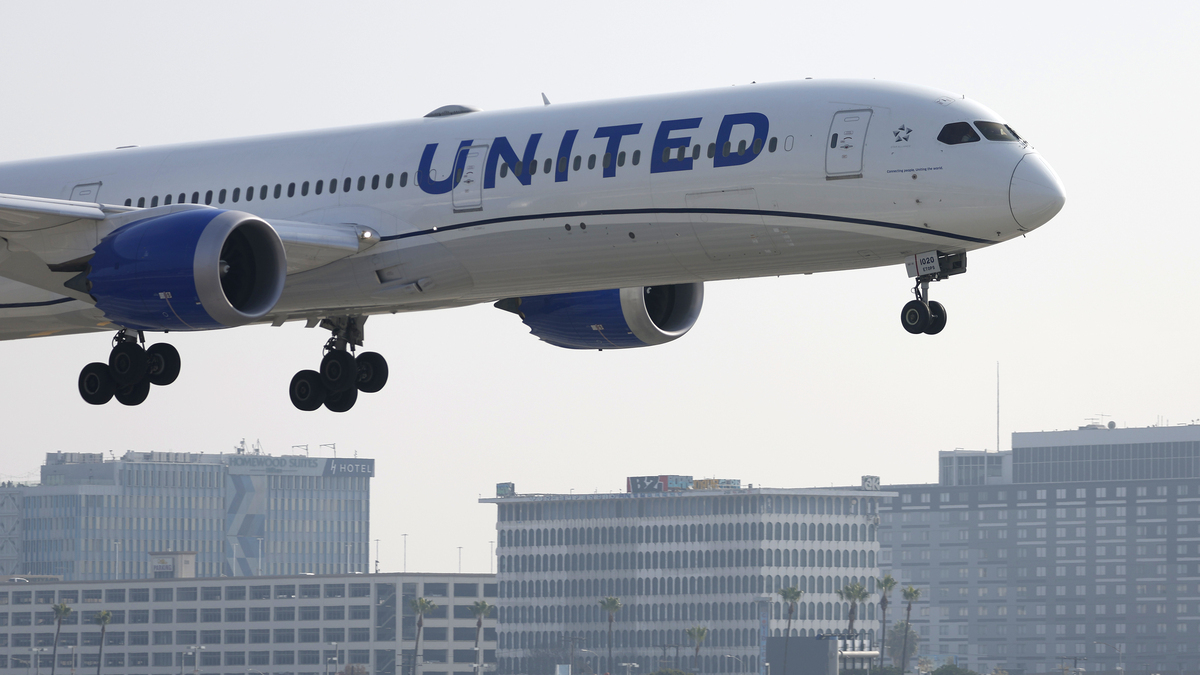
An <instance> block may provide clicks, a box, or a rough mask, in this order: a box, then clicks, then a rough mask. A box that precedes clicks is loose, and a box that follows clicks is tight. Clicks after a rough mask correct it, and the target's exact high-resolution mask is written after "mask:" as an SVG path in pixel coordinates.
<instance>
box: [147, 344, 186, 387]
mask: <svg viewBox="0 0 1200 675" xmlns="http://www.w3.org/2000/svg"><path fill="white" fill-rule="evenodd" d="M146 360H147V372H146V379H147V380H150V384H154V385H157V386H160V387H165V386H167V385H168V384H171V383H172V382H174V381H175V378H177V377H179V365H180V363H179V350H177V349H175V348H174V347H172V346H171V345H169V344H167V343H165V342H159V343H158V344H155V345H150V348H149V349H147V350H146Z"/></svg>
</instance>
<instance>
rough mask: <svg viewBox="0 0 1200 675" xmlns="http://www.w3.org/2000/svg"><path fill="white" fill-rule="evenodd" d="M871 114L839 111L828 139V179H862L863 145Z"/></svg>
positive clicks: (826, 147) (826, 172)
mask: <svg viewBox="0 0 1200 675" xmlns="http://www.w3.org/2000/svg"><path fill="white" fill-rule="evenodd" d="M870 122H871V110H870V109H869V108H868V109H865V110H840V111H838V113H837V114H836V115H834V116H833V124H830V125H829V136H828V138H826V139H825V141H826V142H825V179H826V180H837V179H840V178H862V166H863V144H864V143H865V142H866V139H867V125H868V124H869V123H870Z"/></svg>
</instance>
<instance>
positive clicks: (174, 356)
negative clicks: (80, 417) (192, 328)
mask: <svg viewBox="0 0 1200 675" xmlns="http://www.w3.org/2000/svg"><path fill="white" fill-rule="evenodd" d="M145 343H146V339H145V337H143V336H142V332H141V331H137V332H136V333H130V332H129V331H128V330H124V329H122V330H121V331H119V332H118V333H117V334H116V336H115V337H114V338H113V348H112V351H111V352H109V354H108V363H99V362H97V363H89V364H87V365H86V366H84V367H83V371H81V372H80V373H79V395H80V396H82V397H83V400H84V401H86V402H88V403H90V404H92V405H104V404H105V403H108V402H109V401H111V400H112V399H113V398H114V397H116V399H117V402H118V403H121V404H122V405H140V404H141V403H142V402H143V401H145V400H146V397H147V396H149V395H150V385H152V384H153V385H158V386H160V387H165V386H167V385H168V384H171V383H172V382H174V381H175V378H177V377H179V352H178V351H177V350H176V349H175V348H174V347H172V346H171V345H169V344H167V343H165V342H160V343H158V344H154V345H150V347H148V348H147V347H144V346H143V345H145Z"/></svg>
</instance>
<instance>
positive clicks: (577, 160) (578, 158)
mask: <svg viewBox="0 0 1200 675" xmlns="http://www.w3.org/2000/svg"><path fill="white" fill-rule="evenodd" d="M582 163H583V157H582V156H581V155H575V165H574V167H573V168H574V169H575V170H576V171H578V170H579V165H580V164H582Z"/></svg>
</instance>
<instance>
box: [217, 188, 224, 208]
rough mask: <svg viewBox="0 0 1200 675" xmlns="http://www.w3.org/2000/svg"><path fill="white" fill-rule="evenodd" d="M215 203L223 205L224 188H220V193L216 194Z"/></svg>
mask: <svg viewBox="0 0 1200 675" xmlns="http://www.w3.org/2000/svg"><path fill="white" fill-rule="evenodd" d="M217 203H218V204H224V203H225V188H221V191H220V192H218V193H217Z"/></svg>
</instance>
